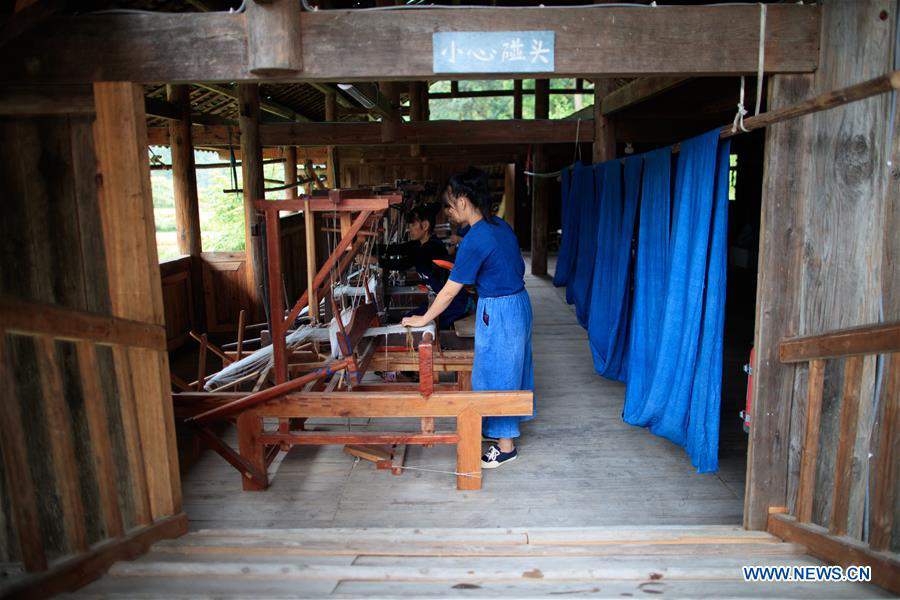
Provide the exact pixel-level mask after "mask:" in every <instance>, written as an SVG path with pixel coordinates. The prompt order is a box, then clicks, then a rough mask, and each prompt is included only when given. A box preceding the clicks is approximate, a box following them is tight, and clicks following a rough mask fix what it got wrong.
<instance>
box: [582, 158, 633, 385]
mask: <svg viewBox="0 0 900 600" xmlns="http://www.w3.org/2000/svg"><path fill="white" fill-rule="evenodd" d="M642 163H643V159H642V158H641V157H640V156H633V157H630V158H628V159H626V160H625V167H624V176H625V180H624V186H623V181H622V175H623V168H622V165H621V163H620V161H618V160H614V161H609V162H606V163H603V164H602V165H600V167H602V169H603V189H602V190H601V191H600V223H599V229H598V231H597V255H596V257H595V262H594V277H593V283H592V287H591V309H590V319H589V325H588V337H589V339H590V343H591V353H592V354H593V356H594V369H595V370H596V371H597V372H598V373H599V374H601V375H603V376H604V377H607V378H609V379H617V380H619V381H624V380H625V377H626V372H627V369H626V366H627V363H626V354H627V340H628V321H629V309H630V306H631V302H630V299H631V293H630V292H631V289H630V288H631V242H632V238H633V237H634V219H635V215H636V213H637V205H638V198H639V195H640V190H641V166H642Z"/></svg>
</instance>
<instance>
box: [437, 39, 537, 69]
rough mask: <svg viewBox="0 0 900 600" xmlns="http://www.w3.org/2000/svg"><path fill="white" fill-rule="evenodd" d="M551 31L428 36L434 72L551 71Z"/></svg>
mask: <svg viewBox="0 0 900 600" xmlns="http://www.w3.org/2000/svg"><path fill="white" fill-rule="evenodd" d="M554 36H555V34H554V32H552V31H448V32H442V33H435V34H433V35H432V45H433V47H434V67H433V69H434V72H435V73H547V72H553V70H554V67H555V64H554V56H553V50H554V42H555V37H554Z"/></svg>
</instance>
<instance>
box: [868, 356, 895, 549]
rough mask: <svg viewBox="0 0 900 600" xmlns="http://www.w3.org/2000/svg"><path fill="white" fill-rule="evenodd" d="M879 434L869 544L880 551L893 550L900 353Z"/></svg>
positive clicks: (887, 385)
mask: <svg viewBox="0 0 900 600" xmlns="http://www.w3.org/2000/svg"><path fill="white" fill-rule="evenodd" d="M879 417H880V418H879V427H878V435H877V436H873V437H874V439H875V440H876V442H875V447H874V460H873V465H874V467H873V473H872V474H873V477H872V483H871V485H870V493H871V495H872V508H871V511H870V512H869V545H870V546H871V547H872V549H873V550H875V551H878V552H883V551H890V550H891V549H892V547H891V535H892V532H893V529H894V524H895V518H894V512H895V511H896V510H897V482H898V481H900V473H898V470H900V460H898V457H900V353H897V352H895V353H894V354H892V355H891V359H890V364H889V366H888V371H887V372H886V373H885V376H884V387H883V388H882V394H881V412H880V414H879Z"/></svg>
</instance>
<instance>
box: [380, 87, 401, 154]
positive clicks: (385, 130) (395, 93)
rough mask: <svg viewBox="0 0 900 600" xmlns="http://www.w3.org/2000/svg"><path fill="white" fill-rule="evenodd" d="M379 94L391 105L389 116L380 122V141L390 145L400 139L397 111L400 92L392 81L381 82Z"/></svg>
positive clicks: (398, 113) (399, 120) (385, 116)
mask: <svg viewBox="0 0 900 600" xmlns="http://www.w3.org/2000/svg"><path fill="white" fill-rule="evenodd" d="M378 91H379V93H380V94H381V95H382V96H384V97H385V99H386V100H387V101H388V103H389V104H390V105H391V109H392V111H391V114H389V115H384V116H383V117H382V121H381V141H382V142H383V143H390V142H394V141H396V140H397V139H398V138H399V137H400V122H401V120H402V119H401V117H400V111H399V110H397V108H398V106H399V105H400V101H399V100H400V90H399V88H398V87H397V84H396V83H395V82H393V81H382V82H380V83H379V84H378Z"/></svg>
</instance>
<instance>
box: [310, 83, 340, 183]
mask: <svg viewBox="0 0 900 600" xmlns="http://www.w3.org/2000/svg"><path fill="white" fill-rule="evenodd" d="M337 98H338V93H337V92H331V93H328V94H325V120H326V121H329V122H332V121H337ZM325 152H326V154H327V157H326V166H327V169H328V172H327V174H328V185H329V186H331V188H332V189H339V188H340V187H341V166H340V163H339V160H338V154H337V149H336V148H335V147H334V146H326V147H325ZM310 191H312V190H310Z"/></svg>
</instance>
